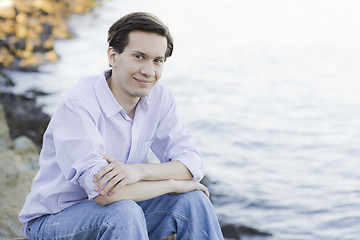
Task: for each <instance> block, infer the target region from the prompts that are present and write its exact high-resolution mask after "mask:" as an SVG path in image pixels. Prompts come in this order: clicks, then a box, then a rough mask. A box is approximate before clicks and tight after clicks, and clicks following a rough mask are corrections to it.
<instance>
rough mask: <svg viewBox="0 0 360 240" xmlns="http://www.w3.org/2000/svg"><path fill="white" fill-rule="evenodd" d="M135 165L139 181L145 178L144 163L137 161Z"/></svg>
mask: <svg viewBox="0 0 360 240" xmlns="http://www.w3.org/2000/svg"><path fill="white" fill-rule="evenodd" d="M133 166H134V167H135V169H136V170H137V172H138V173H139V176H140V181H141V180H146V177H145V176H146V168H145V164H144V163H138V164H135V165H133Z"/></svg>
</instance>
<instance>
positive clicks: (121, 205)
mask: <svg viewBox="0 0 360 240" xmlns="http://www.w3.org/2000/svg"><path fill="white" fill-rule="evenodd" d="M104 208H106V210H104V215H105V219H106V221H107V222H108V223H111V224H114V225H117V224H119V223H121V224H134V223H136V222H143V219H144V213H143V211H142V209H141V207H140V206H139V205H137V204H136V202H134V201H132V200H122V201H118V202H114V203H112V204H109V205H107V206H104Z"/></svg>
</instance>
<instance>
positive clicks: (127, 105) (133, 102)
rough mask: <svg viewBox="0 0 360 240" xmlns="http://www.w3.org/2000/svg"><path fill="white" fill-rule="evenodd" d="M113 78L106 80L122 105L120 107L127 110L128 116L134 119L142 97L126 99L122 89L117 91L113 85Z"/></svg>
mask: <svg viewBox="0 0 360 240" xmlns="http://www.w3.org/2000/svg"><path fill="white" fill-rule="evenodd" d="M111 79H112V76H110V77H109V78H108V79H106V81H107V83H108V85H109V87H110V90H111V92H112V94H113V95H114V97H115V99H116V101H117V102H118V103H119V104H120V106H121V107H122V108H123V109H124V110H125V112H126V114H127V115H128V116H129V117H130V118H131V119H134V116H135V110H136V106H137V103H138V102H139V100H140V97H132V98H129V97H125V94H122V91H121V90H120V89H117V87H116V86H114V84H112V81H111Z"/></svg>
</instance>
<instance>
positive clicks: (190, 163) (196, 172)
mask: <svg viewBox="0 0 360 240" xmlns="http://www.w3.org/2000/svg"><path fill="white" fill-rule="evenodd" d="M174 160H176V161H179V162H181V163H182V164H184V165H185V167H187V169H188V170H189V171H190V173H191V174H192V175H193V179H194V180H196V181H198V182H200V181H201V179H202V178H203V177H204V175H205V167H204V163H203V161H202V159H201V158H200V157H199V156H198V155H194V156H191V157H189V156H186V157H185V156H179V157H178V158H176V159H174Z"/></svg>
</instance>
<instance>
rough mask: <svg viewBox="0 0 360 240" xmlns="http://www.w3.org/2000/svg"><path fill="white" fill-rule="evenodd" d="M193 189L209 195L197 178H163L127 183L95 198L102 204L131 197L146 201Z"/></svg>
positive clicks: (135, 199)
mask: <svg viewBox="0 0 360 240" xmlns="http://www.w3.org/2000/svg"><path fill="white" fill-rule="evenodd" d="M193 190H201V191H203V192H204V193H205V194H206V196H207V197H209V196H210V195H209V191H208V189H207V188H206V187H205V186H204V185H202V184H201V183H199V182H197V181H195V180H171V179H170V180H162V181H140V182H136V183H132V184H127V185H126V186H124V187H122V188H121V189H120V190H119V191H117V192H115V194H113V195H111V196H108V195H98V196H96V197H95V198H94V200H95V201H96V202H97V203H98V204H100V205H108V204H110V203H113V202H116V201H120V200H125V199H131V200H134V201H144V200H147V199H151V198H154V197H158V196H160V195H163V194H166V193H186V192H190V191H193Z"/></svg>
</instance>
